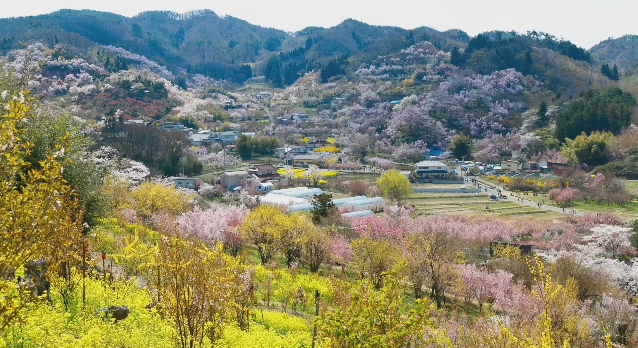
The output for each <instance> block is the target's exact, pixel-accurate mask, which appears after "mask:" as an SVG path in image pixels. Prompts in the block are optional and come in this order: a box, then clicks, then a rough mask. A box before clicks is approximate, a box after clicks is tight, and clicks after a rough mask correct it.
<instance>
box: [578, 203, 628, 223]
mask: <svg viewBox="0 0 638 348" xmlns="http://www.w3.org/2000/svg"><path fill="white" fill-rule="evenodd" d="M570 209H576V210H580V211H585V212H591V213H602V212H613V213H616V214H618V215H620V216H623V217H626V218H631V219H638V203H629V204H626V205H624V206H622V207H621V206H618V205H607V204H598V203H596V202H583V201H578V202H574V205H573V206H572V207H570Z"/></svg>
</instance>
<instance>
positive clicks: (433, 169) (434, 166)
mask: <svg viewBox="0 0 638 348" xmlns="http://www.w3.org/2000/svg"><path fill="white" fill-rule="evenodd" d="M415 167H416V176H417V177H421V178H439V177H447V176H449V174H450V167H448V165H447V164H446V163H444V162H442V161H421V162H419V163H417V164H416V165H415Z"/></svg>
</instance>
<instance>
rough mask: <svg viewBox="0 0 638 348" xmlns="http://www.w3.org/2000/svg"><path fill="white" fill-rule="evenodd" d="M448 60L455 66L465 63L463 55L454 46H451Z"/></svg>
mask: <svg viewBox="0 0 638 348" xmlns="http://www.w3.org/2000/svg"><path fill="white" fill-rule="evenodd" d="M450 62H451V63H452V64H454V65H456V66H462V65H463V64H464V63H465V62H464V59H463V55H462V54H461V52H460V51H459V48H458V47H456V46H455V47H452V52H451V58H450Z"/></svg>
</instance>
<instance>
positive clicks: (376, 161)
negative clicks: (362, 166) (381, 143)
mask: <svg viewBox="0 0 638 348" xmlns="http://www.w3.org/2000/svg"><path fill="white" fill-rule="evenodd" d="M366 162H368V163H372V164H373V165H375V166H376V167H378V168H381V169H384V170H388V169H393V168H396V167H397V166H396V164H395V163H394V162H392V161H390V160H389V159H387V158H381V157H366Z"/></svg>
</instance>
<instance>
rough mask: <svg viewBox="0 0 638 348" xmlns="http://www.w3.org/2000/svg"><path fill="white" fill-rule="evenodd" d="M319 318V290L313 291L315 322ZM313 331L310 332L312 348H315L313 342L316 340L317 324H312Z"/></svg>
mask: <svg viewBox="0 0 638 348" xmlns="http://www.w3.org/2000/svg"><path fill="white" fill-rule="evenodd" d="M317 317H319V290H315V321H316V320H317ZM314 326H315V327H314V329H313V331H312V348H315V340H316V338H317V323H316V322H315V324H314Z"/></svg>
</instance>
